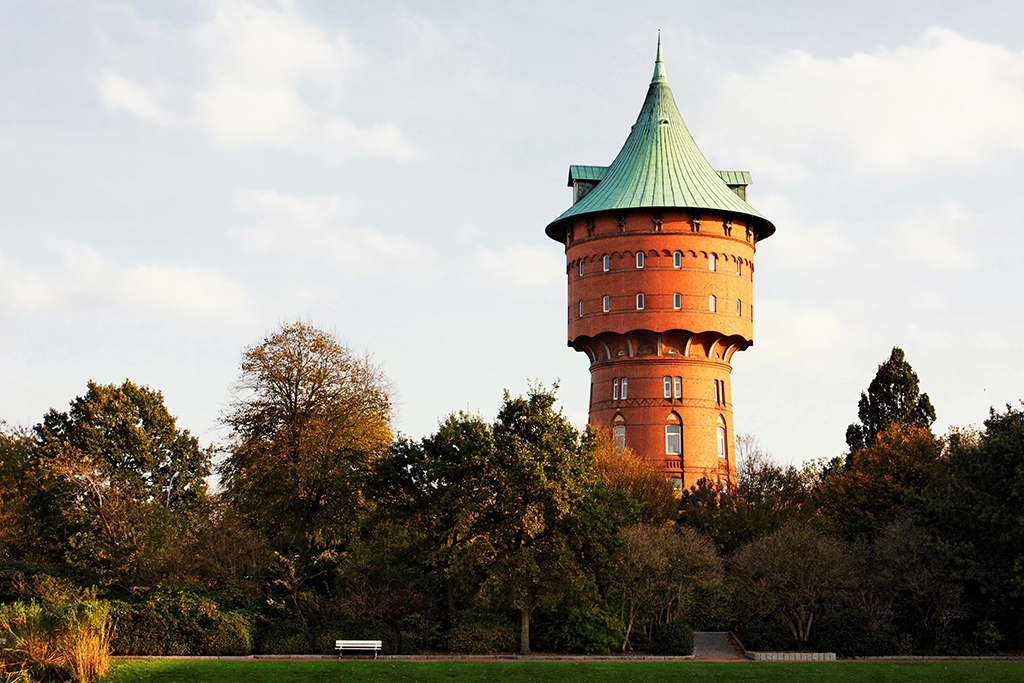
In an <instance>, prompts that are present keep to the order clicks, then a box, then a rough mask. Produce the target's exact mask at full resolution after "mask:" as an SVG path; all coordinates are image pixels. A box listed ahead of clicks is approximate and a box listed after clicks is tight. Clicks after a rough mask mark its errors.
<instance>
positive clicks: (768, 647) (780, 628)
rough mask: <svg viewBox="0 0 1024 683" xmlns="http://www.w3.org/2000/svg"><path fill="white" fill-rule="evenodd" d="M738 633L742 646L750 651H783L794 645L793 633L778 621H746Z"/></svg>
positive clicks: (792, 647)
mask: <svg viewBox="0 0 1024 683" xmlns="http://www.w3.org/2000/svg"><path fill="white" fill-rule="evenodd" d="M739 635H740V640H741V641H742V642H743V647H745V648H746V649H748V650H750V651H751V652H784V651H786V650H792V649H794V648H795V647H796V641H794V640H793V634H792V633H790V632H789V629H787V628H786V627H785V626H784V625H783V624H782V622H779V621H764V620H759V619H754V620H751V621H748V622H746V623H745V624H743V627H742V628H741V629H740V634H739Z"/></svg>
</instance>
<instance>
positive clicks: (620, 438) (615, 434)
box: [612, 424, 626, 450]
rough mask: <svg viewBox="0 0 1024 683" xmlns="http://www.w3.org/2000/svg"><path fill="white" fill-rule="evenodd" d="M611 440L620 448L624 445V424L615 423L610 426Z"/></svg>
mask: <svg viewBox="0 0 1024 683" xmlns="http://www.w3.org/2000/svg"><path fill="white" fill-rule="evenodd" d="M612 440H613V441H614V442H615V447H616V448H618V449H620V450H621V449H623V448H625V447H626V425H624V424H617V425H615V426H613V427H612Z"/></svg>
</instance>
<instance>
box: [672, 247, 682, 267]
mask: <svg viewBox="0 0 1024 683" xmlns="http://www.w3.org/2000/svg"><path fill="white" fill-rule="evenodd" d="M672 267H673V268H682V267H683V252H681V251H677V252H676V253H675V254H673V255H672Z"/></svg>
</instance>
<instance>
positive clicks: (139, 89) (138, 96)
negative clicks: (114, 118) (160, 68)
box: [96, 70, 172, 124]
mask: <svg viewBox="0 0 1024 683" xmlns="http://www.w3.org/2000/svg"><path fill="white" fill-rule="evenodd" d="M96 89H97V90H98V91H99V95H100V101H101V102H103V106H104V107H106V109H107V110H108V111H114V110H117V109H124V110H125V111H128V112H130V113H132V114H135V115H136V116H138V117H139V118H140V119H143V120H145V121H149V122H150V123H158V124H168V123H171V121H172V116H171V115H170V114H169V113H168V112H167V111H166V110H165V109H164V108H163V107H162V106H161V105H159V104H158V103H157V99H159V97H160V96H161V94H162V92H163V91H164V88H163V87H161V86H159V85H157V86H154V87H151V88H146V87H145V86H141V85H138V84H137V83H133V82H132V81H130V80H128V79H127V78H125V77H124V76H121V75H120V74H116V73H114V72H113V71H109V70H107V71H104V72H103V73H102V74H100V77H99V78H97V79H96Z"/></svg>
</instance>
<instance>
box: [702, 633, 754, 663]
mask: <svg viewBox="0 0 1024 683" xmlns="http://www.w3.org/2000/svg"><path fill="white" fill-rule="evenodd" d="M693 658H694V659H701V660H704V661H711V662H728V661H734V660H739V659H743V658H744V657H743V654H742V652H741V651H740V649H739V648H738V647H737V646H736V643H735V642H733V639H732V636H730V635H729V632H728V631H695V632H694V634H693Z"/></svg>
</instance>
